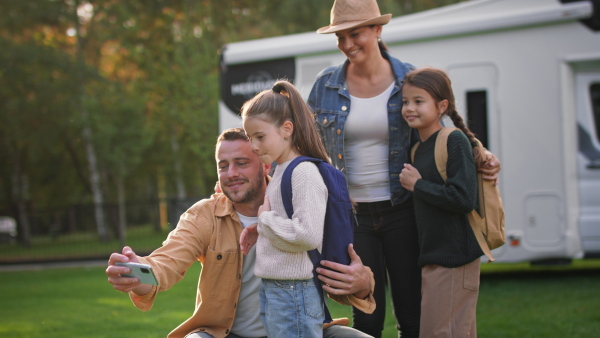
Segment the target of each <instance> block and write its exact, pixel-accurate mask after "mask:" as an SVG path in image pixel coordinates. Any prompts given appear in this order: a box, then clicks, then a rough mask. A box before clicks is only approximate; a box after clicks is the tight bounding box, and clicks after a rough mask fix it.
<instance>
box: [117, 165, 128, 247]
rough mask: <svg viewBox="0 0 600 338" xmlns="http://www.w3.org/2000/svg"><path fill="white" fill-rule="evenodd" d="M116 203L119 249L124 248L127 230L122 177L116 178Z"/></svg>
mask: <svg viewBox="0 0 600 338" xmlns="http://www.w3.org/2000/svg"><path fill="white" fill-rule="evenodd" d="M117 194H118V196H117V203H118V209H119V226H118V229H119V231H118V232H119V244H120V247H121V248H122V247H124V246H125V237H126V234H127V232H126V229H127V224H126V222H127V217H126V212H127V206H126V205H125V187H124V184H123V177H121V176H118V177H117Z"/></svg>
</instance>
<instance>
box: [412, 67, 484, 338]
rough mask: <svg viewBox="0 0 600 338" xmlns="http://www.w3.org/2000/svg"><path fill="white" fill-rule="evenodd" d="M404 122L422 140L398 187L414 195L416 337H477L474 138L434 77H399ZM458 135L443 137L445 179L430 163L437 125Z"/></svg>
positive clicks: (445, 81) (444, 83) (420, 73)
mask: <svg viewBox="0 0 600 338" xmlns="http://www.w3.org/2000/svg"><path fill="white" fill-rule="evenodd" d="M402 102H403V106H402V116H403V117H404V119H405V120H406V122H407V123H408V125H409V126H410V127H412V128H415V129H417V131H418V132H419V138H420V141H421V143H420V145H419V146H418V148H417V149H416V151H415V154H414V161H413V162H414V163H413V164H412V165H411V164H405V165H404V169H403V170H402V172H401V174H400V183H401V184H402V186H403V187H404V188H406V189H407V190H409V191H412V192H413V201H414V209H415V216H416V222H417V233H418V239H419V265H420V266H421V277H422V288H421V292H422V299H421V325H420V327H421V332H420V335H421V337H476V334H477V331H476V325H475V324H476V321H475V313H476V306H477V297H478V294H479V264H480V257H481V255H483V252H482V250H481V248H480V247H479V244H478V243H477V239H476V238H475V234H474V233H473V230H472V229H471V226H470V225H469V221H468V219H467V214H468V213H470V212H471V211H472V210H473V209H475V208H477V193H478V190H477V176H476V163H479V162H482V161H483V160H482V159H483V156H482V155H483V154H479V151H478V147H477V142H476V140H475V136H474V135H473V133H472V132H471V131H470V130H469V129H468V128H467V127H466V126H465V123H464V121H463V120H462V118H461V117H460V115H458V113H457V112H456V108H455V102H454V94H453V92H452V87H451V82H450V79H449V78H448V76H447V75H446V73H445V72H444V71H442V70H439V69H434V68H423V69H418V70H415V71H412V72H410V73H408V74H407V75H406V76H405V77H404V84H403V86H402ZM444 115H447V116H449V117H450V118H451V119H452V122H453V123H454V125H455V126H456V127H457V128H458V129H459V130H454V131H452V132H451V133H450V134H449V135H448V141H447V147H448V160H447V165H446V167H447V169H446V170H447V179H446V181H444V180H443V178H442V177H441V176H440V174H439V172H438V169H437V166H436V163H435V154H434V150H435V143H436V139H437V137H438V134H439V132H440V130H441V129H442V128H443V126H442V123H441V120H442V117H443V116H444Z"/></svg>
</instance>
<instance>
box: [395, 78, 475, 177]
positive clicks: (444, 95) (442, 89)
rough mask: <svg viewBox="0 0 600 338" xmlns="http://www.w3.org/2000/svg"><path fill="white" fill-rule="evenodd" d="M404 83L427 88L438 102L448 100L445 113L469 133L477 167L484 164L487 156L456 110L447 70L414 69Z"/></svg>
mask: <svg viewBox="0 0 600 338" xmlns="http://www.w3.org/2000/svg"><path fill="white" fill-rule="evenodd" d="M404 84H409V85H411V86H414V87H417V88H421V89H423V90H425V91H426V92H427V93H429V95H431V97H432V98H433V99H434V100H435V102H436V103H440V102H441V101H443V100H448V108H447V109H446V111H445V112H444V115H448V116H449V117H450V119H452V122H453V123H454V126H456V128H459V129H460V130H462V132H463V133H465V135H467V138H468V139H469V142H470V143H471V146H472V147H473V157H474V158H475V164H476V165H477V167H478V168H479V167H480V166H481V165H483V163H485V158H484V156H483V154H481V153H480V151H479V147H478V144H477V139H476V138H475V134H473V132H472V131H471V130H470V129H469V128H468V127H467V126H466V125H465V122H464V121H463V119H462V117H461V116H460V115H458V112H457V111H456V103H455V101H454V93H453V92H452V82H451V81H450V78H449V77H448V75H447V74H446V72H444V71H443V70H441V69H437V68H421V69H417V70H413V71H412V72H410V73H408V74H406V76H405V77H404Z"/></svg>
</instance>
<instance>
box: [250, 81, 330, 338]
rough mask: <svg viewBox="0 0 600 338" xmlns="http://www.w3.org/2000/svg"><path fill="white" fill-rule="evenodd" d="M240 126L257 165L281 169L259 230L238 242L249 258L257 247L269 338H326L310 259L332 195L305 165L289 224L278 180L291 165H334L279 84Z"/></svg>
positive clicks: (293, 96) (308, 115)
mask: <svg viewBox="0 0 600 338" xmlns="http://www.w3.org/2000/svg"><path fill="white" fill-rule="evenodd" d="M242 119H243V125H244V129H245V131H246V134H247V135H248V138H249V139H250V142H251V144H252V151H254V152H255V153H256V154H257V155H258V156H259V158H260V161H261V162H262V163H266V164H270V163H273V162H275V161H276V162H277V167H276V168H275V172H274V173H273V177H272V179H271V181H270V183H269V185H268V187H267V192H266V196H265V201H264V204H263V205H262V206H261V207H260V208H259V210H258V226H257V227H256V226H254V227H253V226H251V227H249V228H247V230H244V233H242V237H241V238H240V244H241V245H242V249H243V250H244V251H247V250H248V249H249V247H251V246H252V243H253V241H254V240H256V256H257V258H256V265H255V269H254V273H255V274H256V275H257V276H258V277H261V278H262V285H261V289H260V301H261V319H262V320H263V323H264V325H265V329H266V330H267V334H268V336H269V337H322V332H323V320H324V318H325V317H324V316H325V315H324V310H323V306H322V303H321V298H320V296H319V293H318V290H317V286H316V285H315V283H314V281H313V279H312V277H313V273H312V270H313V264H312V262H311V260H310V258H309V256H308V254H307V251H308V250H312V249H315V248H316V249H318V250H321V245H322V241H323V226H324V224H323V223H324V219H325V211H326V204H327V188H326V186H325V183H324V182H323V178H322V177H321V175H320V173H319V169H318V168H317V166H316V165H315V164H314V163H312V162H308V161H305V162H301V163H300V164H298V166H297V167H296V168H295V169H294V171H293V173H292V191H293V198H292V204H293V209H294V214H293V216H292V219H289V218H288V217H287V214H286V211H285V208H284V206H283V201H282V197H281V177H282V175H283V172H284V171H285V169H286V168H287V166H288V165H289V163H290V162H291V161H292V160H293V159H294V158H296V157H298V156H300V155H304V156H309V157H314V158H318V159H322V160H325V161H327V162H329V159H328V157H327V153H326V151H325V147H324V146H323V144H322V143H321V138H320V136H319V134H318V132H317V129H316V126H315V123H314V119H313V114H312V112H311V110H310V108H309V107H308V106H307V105H306V103H305V102H304V101H303V100H302V97H301V95H300V93H299V92H298V90H297V89H296V88H295V87H294V86H293V85H292V84H291V83H289V82H287V81H278V82H277V83H276V84H275V85H274V86H273V88H272V89H268V90H265V91H263V92H261V93H259V94H257V95H256V96H255V97H254V98H253V99H251V100H249V101H248V102H246V103H245V104H244V106H243V107H242ZM256 230H257V231H258V232H257V233H256V232H254V233H253V231H256ZM257 234H258V239H256V235H257Z"/></svg>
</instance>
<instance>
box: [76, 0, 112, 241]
mask: <svg viewBox="0 0 600 338" xmlns="http://www.w3.org/2000/svg"><path fill="white" fill-rule="evenodd" d="M78 8H79V1H78V0H75V6H74V11H73V14H74V21H75V22H74V24H75V35H76V37H77V61H78V62H77V78H78V82H79V90H80V92H79V109H80V110H81V117H82V119H83V123H84V127H83V142H84V145H85V152H86V156H87V160H88V165H89V170H90V188H91V190H92V195H93V198H94V211H95V216H96V228H97V229H98V236H99V237H100V240H102V241H103V242H108V239H109V238H108V231H107V229H106V223H105V222H104V210H103V202H104V201H103V199H102V190H101V184H100V173H99V171H98V165H97V163H96V151H95V149H94V142H93V139H94V137H93V135H92V129H91V127H90V126H89V113H88V111H87V109H86V108H85V103H84V102H85V100H84V97H85V90H84V87H85V79H84V76H83V72H82V70H81V68H82V67H83V51H82V45H81V32H80V30H79V16H78V14H77V10H78Z"/></svg>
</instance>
